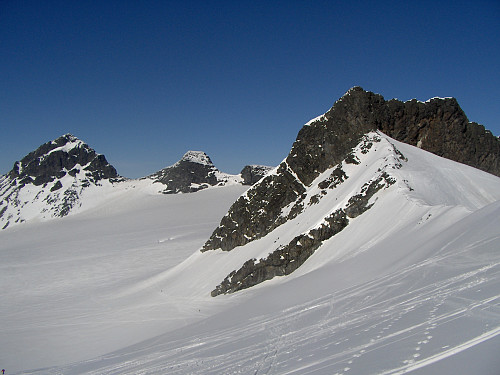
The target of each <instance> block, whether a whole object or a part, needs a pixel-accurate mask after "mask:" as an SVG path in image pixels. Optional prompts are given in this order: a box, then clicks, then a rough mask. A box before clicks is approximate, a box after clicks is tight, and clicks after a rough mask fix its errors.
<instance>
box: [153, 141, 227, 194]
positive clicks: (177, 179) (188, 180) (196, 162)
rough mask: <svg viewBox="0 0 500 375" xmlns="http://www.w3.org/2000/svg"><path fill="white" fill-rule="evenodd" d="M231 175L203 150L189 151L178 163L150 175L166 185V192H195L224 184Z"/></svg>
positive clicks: (157, 181) (164, 190)
mask: <svg viewBox="0 0 500 375" xmlns="http://www.w3.org/2000/svg"><path fill="white" fill-rule="evenodd" d="M231 177H234V176H231V175H228V174H225V173H222V172H220V171H219V170H218V169H217V168H216V167H215V165H214V164H213V163H212V160H210V158H209V157H208V155H207V154H205V153H204V152H202V151H188V152H186V153H185V154H184V156H183V157H182V158H181V160H179V161H178V162H177V163H175V164H174V165H172V166H170V167H166V168H164V169H162V170H161V171H158V172H156V173H154V174H153V175H151V176H149V178H151V179H152V180H153V181H154V182H156V183H161V184H163V185H165V188H164V189H163V193H164V194H176V193H193V192H195V191H199V190H202V189H206V188H207V187H209V186H216V185H223V184H225V183H226V182H227V181H228V180H229V179H230V178H231Z"/></svg>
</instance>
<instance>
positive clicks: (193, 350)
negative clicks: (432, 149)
mask: <svg viewBox="0 0 500 375" xmlns="http://www.w3.org/2000/svg"><path fill="white" fill-rule="evenodd" d="M391 142H392V143H393V144H394V145H395V146H396V147H397V149H399V150H400V151H401V152H402V153H403V154H404V156H406V158H407V159H408V162H404V163H403V166H402V168H401V169H394V170H393V171H392V176H394V177H395V178H396V179H397V182H396V183H395V184H394V185H392V186H390V187H389V188H387V189H384V190H382V191H380V192H379V193H377V195H376V196H375V197H374V198H375V199H376V201H375V204H374V206H373V207H372V208H371V209H369V210H368V211H366V212H365V213H364V214H362V215H361V216H359V217H357V218H356V219H354V220H352V221H351V223H350V224H349V225H348V226H347V227H346V228H345V229H344V230H343V231H342V232H340V233H339V234H337V235H336V236H334V237H333V238H332V239H330V240H328V241H326V242H325V243H324V244H323V246H322V247H320V249H319V250H318V251H317V252H316V253H315V254H313V256H311V258H309V259H308V260H307V261H306V263H304V265H303V266H302V267H300V268H299V269H298V270H297V271H295V272H294V273H293V274H291V275H290V276H287V277H280V278H275V279H273V280H271V281H268V282H265V283H263V284H260V285H258V286H257V287H254V288H252V289H248V290H244V291H241V292H238V293H235V294H234V295H222V296H218V297H216V298H211V297H210V291H211V290H212V289H213V288H214V287H215V285H217V284H218V283H219V282H221V281H222V279H223V278H224V277H225V276H226V275H227V274H228V273H229V272H230V271H231V270H233V269H237V268H239V267H240V266H241V264H243V263H244V262H245V261H246V260H247V259H250V258H252V257H262V256H265V255H266V254H267V253H268V252H270V251H273V250H274V249H275V248H276V247H277V246H279V245H280V243H287V241H288V240H289V239H290V238H293V236H294V235H296V234H297V233H299V232H300V231H304V230H306V229H307V228H311V227H313V226H314V225H316V224H317V223H318V220H319V219H320V218H322V217H324V216H325V215H326V214H327V213H328V212H330V211H331V210H333V209H335V207H336V205H340V204H341V203H342V199H343V196H345V194H346V193H347V192H348V191H350V190H357V189H359V187H360V186H362V185H363V184H364V183H365V182H366V181H367V179H369V178H371V177H372V172H373V171H371V169H375V170H376V169H377V168H379V165H380V164H381V163H382V164H383V163H384V162H385V161H387V160H389V159H390V158H391V157H392V156H393V154H392V152H393V148H392V146H391ZM358 156H359V158H360V161H361V163H360V164H359V165H358V166H349V168H350V169H349V170H348V169H347V166H346V173H347V174H348V175H349V178H348V179H347V180H346V182H344V183H343V184H342V185H340V186H339V188H338V189H335V190H332V191H331V192H330V191H329V192H328V194H327V195H326V196H325V197H324V198H323V199H322V201H321V202H320V204H316V205H311V206H310V207H308V208H307V210H305V212H304V213H303V214H301V215H299V216H298V217H297V218H295V219H294V220H292V221H290V222H288V223H287V224H285V225H282V226H280V227H279V228H278V229H277V230H275V231H273V232H272V233H271V234H269V235H268V236H266V237H264V238H262V239H260V240H257V241H253V242H250V243H249V244H247V245H245V246H243V247H240V248H236V249H234V250H232V251H231V252H222V251H208V252H205V253H201V252H199V251H197V250H198V249H199V248H200V247H201V246H202V245H203V243H204V241H205V240H206V239H207V238H208V236H209V235H210V234H211V232H212V230H213V229H214V228H215V227H216V226H217V224H218V222H219V220H220V218H221V217H222V216H223V215H224V214H225V212H226V211H227V209H228V208H229V206H230V204H231V203H232V202H233V201H234V200H235V199H236V198H237V197H238V196H239V195H240V194H241V193H243V192H244V191H245V188H244V187H242V186H226V187H222V188H214V189H208V190H205V191H201V192H198V193H194V194H182V195H168V196H164V195H157V194H152V193H148V192H147V191H145V190H144V189H142V190H141V188H140V187H137V188H135V189H127V190H124V191H123V192H122V193H120V194H118V193H116V194H115V195H114V196H113V200H111V201H109V202H107V203H106V204H103V205H100V206H99V208H97V209H89V210H88V211H85V212H81V213H79V214H76V215H73V216H70V217H67V218H64V219H59V220H53V221H48V222H44V223H36V224H25V225H20V226H17V227H14V228H11V229H7V230H5V231H3V232H0V282H1V288H2V289H1V293H2V294H1V297H2V299H1V303H0V321H1V322H2V324H1V326H0V366H1V367H2V368H5V369H6V370H7V371H8V372H7V373H9V374H12V373H19V374H29V373H35V374H214V375H215V374H252V375H255V374H401V373H405V372H409V371H414V373H416V374H429V373H439V374H469V373H478V374H497V373H498V368H500V359H499V357H498V349H499V348H500V336H499V334H500V306H499V301H500V179H499V178H497V177H494V176H491V175H488V174H485V173H483V172H480V171H477V170H475V169H472V168H469V167H466V166H462V165H460V164H457V163H454V162H451V161H448V160H444V159H441V158H438V157H436V156H433V155H431V154H429V153H427V152H425V151H422V150H419V149H417V148H414V147H411V146H407V145H404V144H401V143H398V142H395V141H393V140H390V139H388V138H385V137H383V140H382V142H380V143H377V144H376V146H375V147H373V148H372V149H371V150H370V152H369V153H368V154H366V155H362V154H360V155H358ZM367 166H368V167H367ZM363 167H364V168H363ZM313 185H314V183H313ZM313 190H314V187H311V191H308V192H307V194H308V195H312V194H313V193H315V192H314V191H313ZM298 231H299V232H298ZM106 353H110V354H106ZM28 369H38V370H28Z"/></svg>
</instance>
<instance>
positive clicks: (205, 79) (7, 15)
mask: <svg viewBox="0 0 500 375" xmlns="http://www.w3.org/2000/svg"><path fill="white" fill-rule="evenodd" d="M499 46H500V2H499V1H498V0H491V1H481V0H474V1H436V0H433V1H412V2H407V1H397V2H396V1H343V2H341V1H291V0H289V1H258V0H254V1H238V0H233V1H188V0H184V1H85V0H80V1H69V0H64V1H50V0H46V1H38V0H37V1H22V0H1V1H0V127H1V132H0V173H2V174H3V173H7V172H8V171H9V170H10V169H11V168H12V165H13V163H14V162H15V161H16V160H19V159H21V158H22V157H23V156H24V155H26V154H27V153H28V152H30V151H32V150H34V149H36V148H37V147H38V146H39V145H40V144H42V143H45V142H47V141H49V140H52V139H54V138H57V137H58V136H60V135H62V134H65V133H72V134H74V135H76V136H77V137H79V138H80V139H82V140H84V141H85V142H87V143H88V144H89V145H90V146H91V147H93V148H94V149H95V150H96V151H97V152H99V153H103V154H105V155H106V157H107V159H108V161H109V162H110V163H111V164H113V165H114V166H115V167H116V168H117V170H118V173H120V174H121V175H123V176H126V177H140V176H145V175H147V174H149V173H152V172H155V171H157V170H159V169H161V168H163V167H165V166H168V165H171V164H173V163H174V162H176V161H177V160H178V159H180V157H181V156H182V155H183V154H184V152H185V151H187V150H203V151H205V152H206V153H207V154H208V155H209V156H210V157H211V158H212V160H213V161H214V163H215V164H216V166H217V167H218V168H219V169H221V170H222V171H225V172H229V173H238V172H239V171H240V170H241V168H242V167H243V166H244V165H245V164H267V165H277V164H278V163H279V162H280V161H281V160H282V159H283V158H285V157H286V155H287V154H288V152H289V150H290V148H291V145H292V143H293V141H294V140H295V137H296V135H297V132H298V131H299V129H300V128H301V127H302V125H303V124H304V123H305V122H307V121H308V120H309V119H311V118H313V117H316V116H317V115H320V114H322V113H324V112H326V111H327V110H328V109H329V108H330V107H331V106H332V104H333V103H334V102H335V101H336V100H337V99H338V98H339V97H340V96H342V95H343V94H344V93H345V91H347V90H348V89H349V88H350V87H352V86H355V85H360V86H362V87H363V88H365V89H366V90H370V91H375V92H378V93H380V94H382V95H383V96H384V97H385V98H386V99H390V98H394V97H396V98H399V99H401V100H408V99H411V98H417V99H419V100H427V99H429V98H430V97H434V96H441V97H446V96H454V97H456V98H457V99H458V101H459V103H460V105H461V106H462V109H463V110H464V111H465V113H466V114H467V116H468V117H469V120H471V121H476V122H479V123H481V124H483V125H485V127H486V128H487V129H490V130H491V131H492V132H493V133H494V134H495V135H499V134H500V104H499V103H500V102H499V99H498V97H499V94H500V93H499V88H500V47H499Z"/></svg>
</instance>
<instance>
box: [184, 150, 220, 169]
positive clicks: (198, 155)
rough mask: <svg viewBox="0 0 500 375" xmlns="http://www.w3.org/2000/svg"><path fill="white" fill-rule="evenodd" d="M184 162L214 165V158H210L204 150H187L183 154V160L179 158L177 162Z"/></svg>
mask: <svg viewBox="0 0 500 375" xmlns="http://www.w3.org/2000/svg"><path fill="white" fill-rule="evenodd" d="M182 162H187V163H197V164H202V165H209V166H213V165H214V164H213V163H212V160H210V157H209V156H208V155H207V154H206V153H204V152H203V151H188V152H186V153H185V154H184V155H183V156H182V158H181V160H179V161H178V162H177V163H182Z"/></svg>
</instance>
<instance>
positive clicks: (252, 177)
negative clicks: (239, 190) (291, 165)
mask: <svg viewBox="0 0 500 375" xmlns="http://www.w3.org/2000/svg"><path fill="white" fill-rule="evenodd" d="M271 169H273V167H268V166H265V165H246V166H245V167H244V168H243V169H242V170H241V172H240V175H241V178H243V185H254V184H255V183H257V182H259V181H260V180H261V179H262V177H264V176H265V175H266V174H267V173H269V171H270V170H271Z"/></svg>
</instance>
